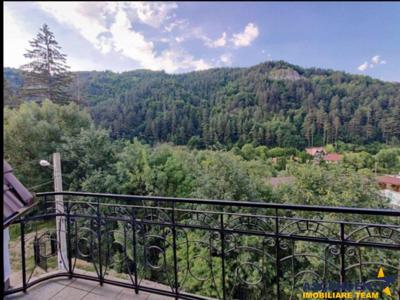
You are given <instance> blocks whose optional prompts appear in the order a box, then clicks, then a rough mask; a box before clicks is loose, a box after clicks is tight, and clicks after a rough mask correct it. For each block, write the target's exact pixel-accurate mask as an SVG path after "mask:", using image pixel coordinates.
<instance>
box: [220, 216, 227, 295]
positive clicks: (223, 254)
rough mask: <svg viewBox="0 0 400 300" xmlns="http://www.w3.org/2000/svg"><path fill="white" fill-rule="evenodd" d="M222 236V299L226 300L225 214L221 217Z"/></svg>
mask: <svg viewBox="0 0 400 300" xmlns="http://www.w3.org/2000/svg"><path fill="white" fill-rule="evenodd" d="M220 236H221V266H222V299H224V300H225V299H226V288H225V231H224V214H223V213H221V215H220Z"/></svg>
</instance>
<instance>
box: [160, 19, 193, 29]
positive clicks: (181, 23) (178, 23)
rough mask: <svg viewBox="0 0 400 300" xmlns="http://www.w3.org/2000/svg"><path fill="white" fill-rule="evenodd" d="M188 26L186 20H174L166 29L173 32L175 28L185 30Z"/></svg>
mask: <svg viewBox="0 0 400 300" xmlns="http://www.w3.org/2000/svg"><path fill="white" fill-rule="evenodd" d="M187 26H188V21H186V20H174V21H172V22H171V23H169V24H167V25H165V26H164V29H165V31H167V32H171V31H173V30H175V28H177V29H180V30H183V29H185V28H186V27H187Z"/></svg>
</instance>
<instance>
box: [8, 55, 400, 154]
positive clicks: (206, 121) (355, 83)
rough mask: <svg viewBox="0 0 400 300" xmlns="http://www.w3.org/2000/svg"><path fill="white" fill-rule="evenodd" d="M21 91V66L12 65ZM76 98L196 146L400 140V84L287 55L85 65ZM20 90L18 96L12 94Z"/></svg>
mask: <svg viewBox="0 0 400 300" xmlns="http://www.w3.org/2000/svg"><path fill="white" fill-rule="evenodd" d="M4 76H5V80H6V81H8V83H7V85H8V89H9V92H7V93H6V94H7V95H9V96H7V95H6V98H5V103H13V99H12V98H10V97H14V101H16V100H15V99H17V98H18V93H19V88H20V87H21V85H22V83H23V80H22V77H21V71H19V70H16V69H9V68H6V69H5V70H4ZM74 78H75V80H74V81H73V82H72V84H71V86H70V90H71V93H72V95H73V98H74V100H75V101H77V102H78V103H79V104H80V105H82V106H85V107H88V108H89V111H90V114H91V116H92V118H93V120H94V122H95V123H96V124H97V125H101V126H102V127H104V128H107V129H110V132H111V136H112V137H113V138H133V137H137V138H139V139H140V140H143V141H145V142H147V143H150V144H155V143H159V142H173V143H174V144H177V145H186V144H188V145H189V146H191V147H193V148H198V149H202V148H210V146H211V147H213V148H217V149H219V148H228V149H230V148H231V147H232V146H233V145H238V146H239V147H241V146H243V145H244V144H246V143H253V145H255V146H257V145H265V146H268V147H271V146H279V147H295V148H298V149H301V148H304V147H305V146H312V145H325V144H329V143H331V144H337V143H338V142H339V141H342V142H352V143H356V144H367V143H372V142H382V143H387V144H394V145H397V144H398V143H399V141H400V118H398V116H399V115H400V84H399V83H389V82H382V81H379V80H376V79H372V78H370V77H366V76H358V75H350V74H347V73H344V72H338V71H332V70H322V69H304V68H301V67H298V66H295V65H291V64H288V63H286V62H283V61H278V62H266V63H262V64H259V65H256V66H253V67H250V68H221V69H211V70H207V71H200V72H191V73H186V74H175V75H173V74H166V73H164V72H153V71H146V70H137V71H131V72H124V73H120V74H118V73H113V72H110V71H105V72H94V71H93V72H76V73H74ZM10 99H11V100H10Z"/></svg>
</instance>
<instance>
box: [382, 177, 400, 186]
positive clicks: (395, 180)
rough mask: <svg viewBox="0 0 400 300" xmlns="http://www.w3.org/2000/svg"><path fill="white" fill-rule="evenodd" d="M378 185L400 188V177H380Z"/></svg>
mask: <svg viewBox="0 0 400 300" xmlns="http://www.w3.org/2000/svg"><path fill="white" fill-rule="evenodd" d="M378 183H383V184H391V185H397V186H400V177H398V176H390V175H385V176H380V177H378Z"/></svg>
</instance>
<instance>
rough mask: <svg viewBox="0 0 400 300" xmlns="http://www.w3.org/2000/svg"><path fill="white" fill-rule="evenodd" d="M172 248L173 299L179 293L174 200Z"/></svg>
mask: <svg viewBox="0 0 400 300" xmlns="http://www.w3.org/2000/svg"><path fill="white" fill-rule="evenodd" d="M172 243H173V244H172V248H173V252H174V286H175V299H178V295H179V283H178V259H177V256H176V251H177V249H176V227H175V202H173V203H172Z"/></svg>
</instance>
